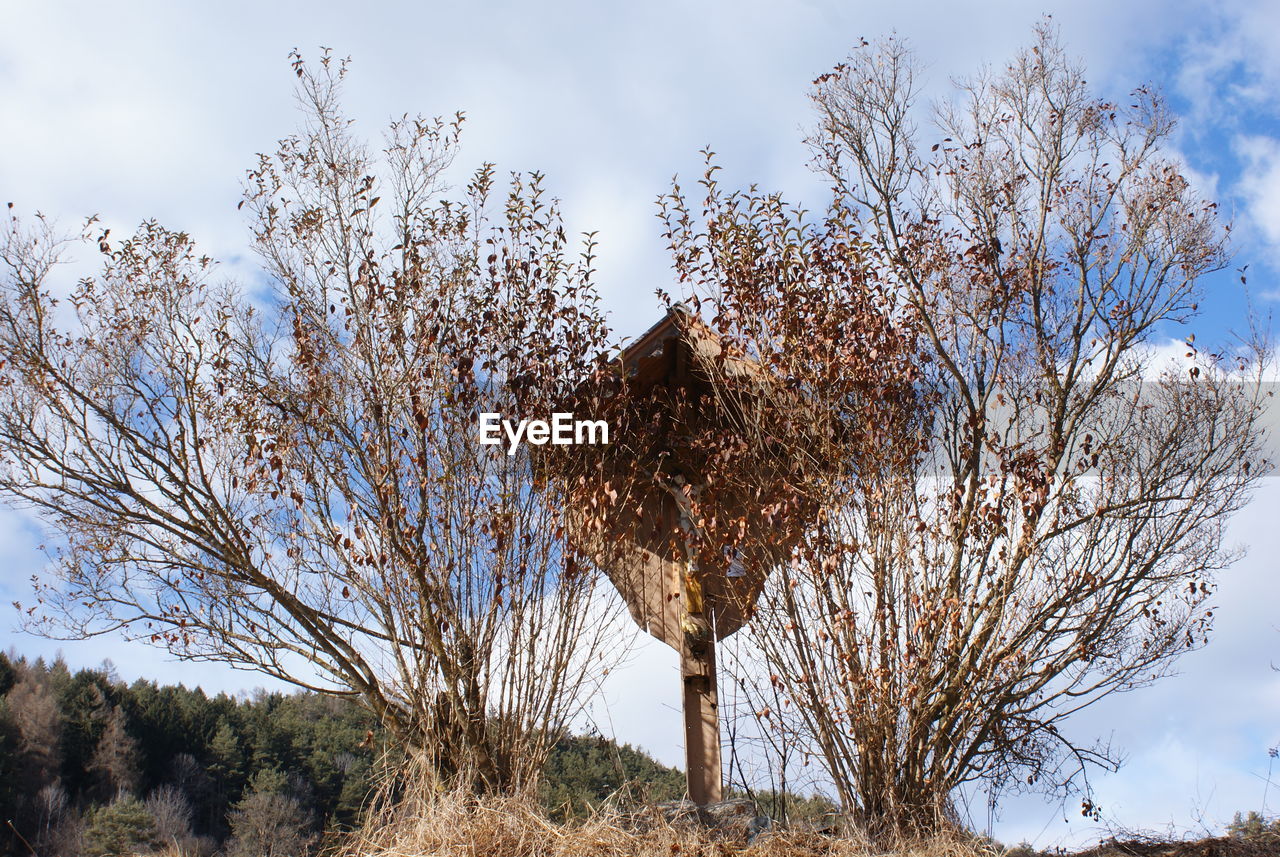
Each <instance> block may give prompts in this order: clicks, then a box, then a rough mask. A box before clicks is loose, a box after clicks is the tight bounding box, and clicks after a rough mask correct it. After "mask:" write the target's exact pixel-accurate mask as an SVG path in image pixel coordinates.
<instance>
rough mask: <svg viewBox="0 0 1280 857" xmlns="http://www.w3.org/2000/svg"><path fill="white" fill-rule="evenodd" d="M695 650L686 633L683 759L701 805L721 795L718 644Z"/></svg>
mask: <svg viewBox="0 0 1280 857" xmlns="http://www.w3.org/2000/svg"><path fill="white" fill-rule="evenodd" d="M699 648H701V651H694V650H693V647H692V646H690V641H689V639H688V638H687V637H686V640H685V645H684V647H683V648H682V649H681V651H680V674H681V680H682V681H683V682H684V760H685V772H686V773H685V777H686V782H687V784H688V789H689V799H690V800H692V801H693V802H694V803H696V804H698V805H699V806H705V805H707V804H709V803H716V802H718V801H719V800H720V799H721V782H720V715H719V712H718V710H717V702H716V644H715V640H714V639H709V640H707V641H706V642H705V644H700V645H699Z"/></svg>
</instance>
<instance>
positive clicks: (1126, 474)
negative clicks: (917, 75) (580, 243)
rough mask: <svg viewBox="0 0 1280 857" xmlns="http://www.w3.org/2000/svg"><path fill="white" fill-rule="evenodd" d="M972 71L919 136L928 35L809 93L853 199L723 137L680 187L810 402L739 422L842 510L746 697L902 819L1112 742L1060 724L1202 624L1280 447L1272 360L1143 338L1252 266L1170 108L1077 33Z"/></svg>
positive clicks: (755, 714)
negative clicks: (727, 158)
mask: <svg viewBox="0 0 1280 857" xmlns="http://www.w3.org/2000/svg"><path fill="white" fill-rule="evenodd" d="M958 95H959V97H958V99H957V100H956V102H955V104H954V106H951V105H944V106H943V107H941V108H939V109H938V111H937V124H938V128H939V135H940V136H942V137H944V138H945V139H943V141H942V142H940V143H939V144H938V145H936V146H934V147H933V149H932V151H928V152H926V151H923V150H922V149H921V148H919V146H918V143H917V132H916V129H915V127H914V125H913V123H912V121H911V119H912V116H913V115H915V112H916V105H915V97H916V90H915V83H914V79H913V70H912V57H911V55H910V52H909V51H907V50H906V48H905V47H904V46H903V45H902V44H901V43H900V42H899V41H896V40H889V41H887V42H885V43H883V44H881V45H879V46H866V47H864V48H863V49H860V50H859V51H858V52H856V53H855V54H854V55H853V56H852V57H851V58H850V59H849V60H848V62H847V63H845V64H843V65H841V66H839V67H837V68H836V70H834V71H833V72H832V73H830V74H828V75H824V76H823V77H821V78H819V80H818V81H817V82H816V83H815V88H814V90H813V98H814V101H815V104H816V105H817V108H818V113H819V117H820V125H819V128H818V129H817V130H816V131H815V133H814V136H813V145H814V149H815V153H816V163H817V165H818V166H819V168H820V169H822V170H824V171H825V172H826V174H827V175H828V176H829V177H830V180H831V184H832V190H833V194H832V200H831V203H830V206H829V207H828V209H827V211H826V212H825V213H824V214H823V216H821V217H819V218H816V219H813V218H810V217H807V216H806V215H805V214H804V213H803V212H799V211H796V210H793V209H789V208H787V207H786V206H785V205H784V204H783V203H782V201H781V200H780V199H779V198H778V197H777V196H775V195H767V194H761V193H759V192H757V191H755V190H754V189H752V190H751V191H749V192H745V193H726V192H725V191H723V190H722V189H721V187H720V184H719V182H718V180H717V178H716V176H715V171H716V170H717V169H718V167H716V166H715V164H714V163H713V162H711V160H710V158H709V166H708V168H707V171H706V174H705V176H704V179H703V182H702V185H703V192H704V193H703V198H702V199H701V200H699V202H698V204H696V205H695V204H693V203H691V202H689V201H688V200H687V198H686V197H685V196H684V194H683V192H682V191H681V190H680V188H679V187H677V188H676V189H675V191H674V192H673V193H672V194H671V195H670V196H669V197H668V198H667V199H666V200H665V205H666V215H667V224H668V229H669V235H670V240H671V245H672V249H673V252H674V254H675V258H676V263H677V269H678V271H679V272H680V274H681V277H682V279H683V280H684V281H685V283H686V286H685V289H686V292H687V295H688V298H687V299H688V300H690V301H691V302H692V303H694V305H695V306H701V307H702V309H703V311H704V312H705V313H707V314H708V315H709V316H710V317H711V318H712V319H713V320H714V322H713V323H714V324H715V325H716V327H717V328H718V329H719V330H720V331H722V333H723V334H724V336H725V337H726V339H727V341H729V342H731V343H740V344H739V345H738V347H739V349H740V351H741V353H744V354H748V355H750V356H751V357H752V358H754V359H756V360H758V361H759V362H760V363H761V364H762V365H764V366H766V367H768V368H769V369H770V371H771V372H773V373H774V374H775V375H776V377H778V378H779V379H780V388H781V389H784V390H788V391H795V395H796V398H797V401H798V402H802V403H803V404H802V405H800V404H793V405H792V407H793V408H794V409H795V412H796V413H798V414H801V415H802V421H803V423H804V424H805V426H807V427H809V428H806V430H804V431H798V430H796V429H795V428H792V429H790V430H789V431H785V432H773V431H761V430H759V429H757V428H756V427H755V426H753V425H751V424H743V425H741V426H740V427H738V428H739V429H740V433H741V436H742V437H743V438H744V439H745V440H746V444H747V445H748V446H749V448H750V450H751V454H752V455H755V456H759V455H762V454H767V455H768V456H770V458H771V459H775V460H777V461H779V462H781V463H782V465H781V466H784V467H789V468H791V469H790V470H789V471H787V472H788V475H789V478H790V479H791V480H792V482H793V483H794V485H795V494H796V496H797V497H805V498H811V499H812V502H813V503H814V504H816V506H817V511H816V513H814V514H813V517H812V520H813V521H814V523H813V524H812V525H811V526H809V527H808V528H807V529H806V530H805V534H804V537H803V539H802V540H801V541H800V543H799V544H798V546H797V548H796V549H795V550H794V551H792V552H791V555H790V557H789V558H788V560H787V561H786V562H784V563H782V564H781V567H780V568H779V569H778V571H777V573H775V575H774V576H773V578H772V585H771V587H770V588H769V589H768V590H767V591H766V593H765V596H764V598H763V600H762V602H761V606H760V608H759V610H758V612H757V619H756V621H755V623H754V624H753V625H751V626H748V627H749V630H748V632H747V633H748V634H749V635H750V638H751V639H750V643H751V651H749V652H746V653H744V654H743V658H744V661H745V666H746V669H744V670H742V671H741V674H740V675H739V677H738V679H739V681H740V682H742V688H743V690H744V691H745V692H746V700H745V703H746V705H745V708H746V711H745V713H746V715H747V716H748V717H750V718H752V719H754V720H756V721H758V726H757V728H756V730H755V731H756V733H757V734H758V736H759V737H760V738H761V740H762V741H763V742H764V744H765V748H766V750H768V751H770V752H772V753H773V754H774V757H773V758H774V762H775V764H776V763H777V762H778V761H779V760H780V759H787V758H788V756H789V761H790V762H792V763H794V762H803V763H805V764H808V762H809V761H811V760H816V761H818V762H819V763H820V767H821V773H820V774H819V775H816V776H815V777H814V779H816V780H817V781H819V782H821V783H822V784H825V785H828V786H831V787H833V788H834V790H835V792H836V793H837V795H838V796H839V799H840V802H841V803H842V805H843V807H844V809H845V810H846V811H847V812H848V813H849V814H850V815H851V816H852V817H853V818H854V819H855V820H856V821H857V822H858V823H859V824H861V825H863V826H864V828H865V829H866V830H867V831H868V833H869V834H870V835H873V836H879V835H881V834H884V835H889V836H900V835H903V834H904V833H905V834H910V833H911V832H913V831H922V830H931V829H936V828H937V827H938V826H939V825H945V824H946V823H947V820H948V819H949V818H950V817H951V813H952V809H951V805H950V800H951V795H952V792H953V790H954V789H956V788H957V787H958V786H961V785H962V784H964V783H968V782H972V781H975V780H982V781H984V782H986V783H987V784H988V785H990V786H992V787H994V788H997V789H999V788H1002V787H1003V788H1010V787H1018V786H1019V784H1021V785H1022V786H1023V787H1030V786H1038V787H1050V788H1053V787H1062V786H1064V784H1066V783H1068V782H1070V781H1071V779H1072V777H1073V775H1074V774H1075V773H1077V772H1079V771H1082V770H1083V769H1084V768H1085V766H1086V765H1087V764H1088V763H1091V762H1097V763H1101V764H1106V763H1108V761H1109V758H1108V756H1107V755H1106V753H1105V751H1104V748H1091V747H1088V746H1082V745H1080V744H1078V743H1076V742H1074V741H1072V740H1070V739H1069V738H1068V737H1067V735H1066V734H1064V732H1063V731H1061V730H1060V728H1059V727H1060V724H1061V723H1062V721H1063V720H1064V718H1066V717H1067V716H1069V715H1070V714H1071V713H1072V712H1073V711H1076V710H1078V709H1079V708H1081V707H1082V706H1085V705H1088V704H1090V703H1092V702H1094V701H1096V700H1098V699H1100V698H1102V697H1103V696H1106V695H1107V694H1109V693H1113V692H1116V691H1121V690H1127V689H1131V688H1134V687H1138V686H1141V685H1143V684H1145V683H1147V682H1149V681H1152V680H1154V679H1155V678H1157V677H1159V676H1160V675H1162V674H1163V673H1164V672H1165V671H1166V670H1167V669H1168V666H1169V664H1170V663H1171V662H1172V660H1173V659H1174V658H1176V656H1177V655H1178V654H1180V653H1181V652H1184V651H1186V650H1187V649H1189V648H1192V647H1195V646H1198V645H1200V644H1201V643H1202V642H1203V641H1204V639H1205V635H1206V633H1207V631H1208V627H1209V622H1210V619H1211V611H1210V609H1209V606H1208V603H1207V598H1208V596H1209V594H1210V593H1211V591H1212V583H1211V582H1212V576H1213V573H1214V572H1215V571H1216V570H1218V569H1220V568H1222V567H1224V566H1225V565H1227V564H1228V563H1229V562H1230V561H1231V559H1232V557H1233V554H1232V553H1231V552H1230V551H1229V550H1226V549H1224V546H1223V541H1222V534H1223V525H1224V522H1225V520H1226V518H1227V517H1228V516H1229V515H1230V514H1231V513H1232V512H1233V511H1235V510H1236V509H1238V508H1239V507H1240V506H1241V505H1242V504H1243V503H1244V502H1245V501H1246V499H1247V498H1248V496H1249V491H1250V488H1251V486H1252V485H1253V484H1254V483H1255V482H1256V480H1257V479H1258V478H1259V477H1260V476H1261V474H1263V473H1265V472H1266V471H1267V469H1268V464H1267V462H1265V461H1264V460H1262V458H1261V451H1262V445H1261V428H1260V422H1259V415H1260V403H1261V399H1260V397H1261V395H1262V390H1261V388H1260V387H1259V385H1258V383H1257V380H1258V378H1259V377H1260V366H1261V364H1260V363H1258V362H1250V360H1249V359H1244V360H1237V359H1236V358H1234V357H1233V358H1232V359H1230V360H1228V359H1226V358H1225V357H1224V356H1222V355H1218V356H1216V357H1215V356H1214V355H1205V354H1200V355H1198V360H1197V363H1196V365H1195V366H1194V367H1192V368H1190V370H1189V371H1187V372H1184V373H1177V372H1173V371H1170V372H1165V373H1164V374H1159V373H1157V372H1156V371H1155V370H1153V369H1151V368H1150V359H1149V357H1148V356H1147V353H1146V352H1145V351H1144V348H1145V347H1146V346H1147V345H1149V344H1151V343H1152V339H1153V337H1154V335H1155V334H1156V331H1157V330H1158V329H1159V327H1160V325H1162V324H1164V323H1176V322H1183V321H1186V320H1188V319H1190V318H1192V317H1194V315H1195V312H1196V310H1197V301H1198V300H1199V297H1198V296H1199V291H1200V289H1199V286H1198V281H1199V278H1200V277H1201V276H1203V275H1204V274H1206V273H1209V272H1212V271H1214V270H1217V269H1219V268H1221V267H1222V266H1223V265H1224V264H1225V261H1224V260H1225V249H1224V241H1225V237H1224V233H1223V230H1222V228H1221V227H1220V225H1219V224H1218V221H1217V218H1216V212H1215V208H1214V206H1213V205H1212V204H1210V203H1207V202H1205V201H1203V200H1201V199H1199V198H1198V197H1197V196H1196V194H1195V192H1194V191H1193V190H1192V189H1191V187H1190V186H1189V184H1188V182H1187V181H1186V180H1185V179H1184V178H1183V177H1182V176H1181V175H1180V174H1179V172H1178V169H1177V166H1176V165H1175V164H1174V163H1172V162H1171V161H1170V160H1169V159H1168V158H1166V157H1165V156H1163V155H1162V152H1161V145H1162V142H1163V141H1164V140H1165V139H1166V138H1167V136H1168V134H1169V131H1170V128H1171V121H1170V118H1169V116H1168V114H1167V112H1166V111H1165V109H1164V107H1163V104H1162V102H1161V101H1160V99H1159V98H1158V97H1157V96H1156V95H1155V94H1153V93H1150V92H1147V91H1145V90H1143V91H1139V92H1137V93H1135V95H1134V97H1133V104H1132V105H1131V106H1129V107H1122V106H1119V105H1115V104H1109V103H1106V102H1103V101H1099V100H1097V99H1095V98H1094V97H1092V96H1091V95H1090V94H1089V92H1088V90H1087V88H1086V86H1085V83H1084V80H1083V77H1082V75H1081V72H1080V71H1079V69H1077V68H1076V67H1075V66H1073V65H1072V64H1071V63H1070V62H1069V61H1068V59H1067V57H1066V55H1065V53H1064V51H1063V49H1062V47H1061V46H1060V45H1059V44H1058V43H1057V41H1056V39H1055V37H1054V35H1053V33H1052V32H1051V31H1049V30H1048V29H1042V30H1041V31H1040V32H1039V33H1038V38H1037V41H1036V43H1035V44H1034V45H1033V46H1032V47H1031V48H1030V49H1028V50H1027V51H1024V52H1023V53H1022V54H1020V55H1019V56H1018V57H1017V59H1016V60H1015V61H1014V62H1013V63H1011V64H1010V66H1009V67H1008V68H1007V69H1006V70H1004V71H1003V72H1002V73H999V74H991V75H986V76H983V77H980V78H978V79H976V80H974V81H972V82H969V83H967V84H963V85H962V86H961V88H960V91H959V94H958ZM699 212H700V213H699ZM1257 345H1258V348H1257V351H1256V352H1255V353H1258V354H1260V353H1262V352H1263V351H1264V348H1265V344H1264V343H1257ZM720 442H721V444H722V445H723V444H725V443H726V441H724V440H721V441H720ZM712 459H714V456H709V457H708V460H712ZM727 461H728V464H727V467H726V468H725V470H724V471H721V470H719V469H717V470H715V471H714V472H713V473H712V474H711V478H713V479H715V480H719V479H738V480H744V481H749V480H751V479H752V478H754V477H755V476H756V475H757V474H758V472H759V469H758V467H754V468H753V467H750V466H748V467H744V466H742V459H738V460H736V461H735V460H733V459H731V458H730V459H727ZM810 463H812V465H811V466H810ZM748 731H750V730H748ZM775 775H776V772H775ZM775 782H776V781H775Z"/></svg>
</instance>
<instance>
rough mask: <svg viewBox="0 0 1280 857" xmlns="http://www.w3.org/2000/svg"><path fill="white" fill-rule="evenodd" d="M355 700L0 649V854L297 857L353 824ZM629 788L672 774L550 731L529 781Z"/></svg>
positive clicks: (564, 805)
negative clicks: (144, 676)
mask: <svg viewBox="0 0 1280 857" xmlns="http://www.w3.org/2000/svg"><path fill="white" fill-rule="evenodd" d="M386 750H387V748H386V747H385V746H384V740H383V736H382V734H381V732H380V730H379V729H378V728H377V724H376V723H375V722H374V721H373V720H372V718H371V717H370V716H369V715H368V714H367V713H366V712H365V711H364V710H363V709H362V708H360V707H358V706H357V705H355V704H354V703H351V702H347V701H345V700H342V699H336V698H333V697H327V696H322V695H319V694H314V693H302V692H300V693H294V694H283V693H264V692H261V691H259V692H257V693H255V694H253V695H252V696H247V697H240V698H236V697H231V696H228V695H226V694H219V695H217V696H213V697H210V696H207V695H205V693H204V692H203V691H201V690H199V689H198V688H197V689H195V690H189V689H187V688H185V687H181V686H179V687H172V686H163V687H162V686H158V685H156V684H155V683H154V682H148V681H137V682H134V683H133V684H126V683H124V682H122V681H120V680H119V678H118V677H116V676H115V675H113V674H112V673H111V671H110V669H109V668H108V669H94V670H88V669H85V670H79V671H76V672H72V671H71V670H70V669H69V668H68V667H67V665H66V664H65V663H63V662H62V661H61V660H58V661H55V662H54V663H52V664H47V663H45V662H44V661H42V660H35V661H28V660H26V659H25V658H22V657H18V656H16V655H13V654H10V655H9V656H5V655H3V654H0V826H2V829H0V853H4V854H29V853H31V851H33V850H34V851H37V852H38V853H40V854H41V855H45V854H61V855H67V857H70V855H79V854H113V853H125V852H132V851H145V850H148V849H150V848H159V847H162V846H164V845H167V844H172V843H175V842H176V843H178V844H181V845H182V846H184V851H185V852H186V853H203V854H210V853H213V852H214V851H216V850H219V849H225V851H226V853H227V854H229V855H248V854H256V853H265V852H264V851H263V849H262V848H261V847H260V845H262V844H264V843H266V842H268V841H269V842H271V844H272V848H271V853H273V854H277V855H289V854H299V853H302V852H304V851H305V850H307V848H308V846H309V845H311V844H313V843H314V842H316V841H318V836H319V834H320V833H322V832H323V831H324V830H326V829H329V828H335V827H345V826H348V825H351V824H353V823H354V822H355V821H356V820H357V816H358V814H359V811H360V808H361V806H362V804H363V802H364V800H365V798H366V796H367V795H368V793H369V790H370V787H371V785H372V783H373V779H374V776H375V769H376V759H377V758H378V757H379V755H380V754H381V753H383V752H384V751H386ZM624 782H628V783H641V784H643V785H641V786H640V788H641V789H642V790H643V791H644V792H645V793H644V794H643V795H640V796H641V797H645V798H648V799H652V800H665V799H670V798H675V797H679V796H680V795H681V794H682V793H683V791H684V777H683V775H682V774H681V773H680V772H678V771H676V770H674V769H672V768H667V767H664V766H662V765H659V764H658V763H657V762H655V761H654V760H653V759H651V758H650V757H648V756H647V755H645V754H643V753H641V752H639V751H636V750H634V749H632V748H631V747H628V746H622V747H619V746H618V745H616V744H614V743H613V742H611V741H608V740H606V739H602V738H593V737H570V738H566V739H564V740H562V741H561V742H560V743H559V745H558V746H557V748H556V751H555V753H554V754H553V756H552V757H551V760H550V761H549V762H548V764H547V768H546V774H545V777H544V780H543V782H542V784H541V797H542V799H543V803H544V805H545V806H546V807H547V809H548V810H549V811H550V812H552V813H553V814H554V815H556V816H559V817H565V816H567V815H576V814H580V813H581V812H582V811H583V810H584V808H585V806H586V804H587V803H588V802H591V803H598V802H599V801H601V800H603V799H604V798H605V797H607V796H608V795H609V794H611V793H612V792H613V791H614V790H616V789H617V788H618V787H619V786H620V784H621V783H624Z"/></svg>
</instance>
